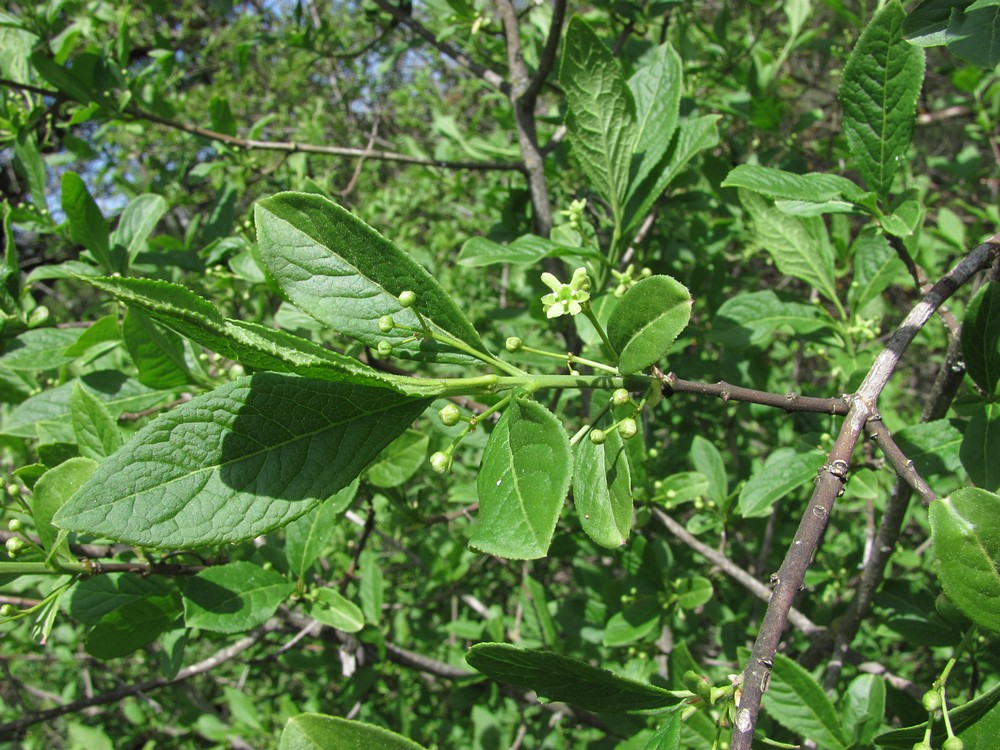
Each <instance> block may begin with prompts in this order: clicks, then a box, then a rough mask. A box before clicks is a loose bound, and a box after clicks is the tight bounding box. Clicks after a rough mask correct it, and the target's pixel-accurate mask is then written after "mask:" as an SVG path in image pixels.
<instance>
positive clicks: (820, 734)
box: [764, 654, 848, 750]
mask: <svg viewBox="0 0 1000 750" xmlns="http://www.w3.org/2000/svg"><path fill="white" fill-rule="evenodd" d="M764 708H765V710H766V711H767V713H768V714H769V715H771V716H773V717H774V720H775V721H777V722H778V723H779V724H781V725H782V726H783V727H786V728H788V729H791V730H792V731H793V732H797V733H798V734H800V735H802V736H803V737H805V738H808V739H810V740H812V741H813V742H815V743H816V744H817V745H818V746H819V747H821V748H832V750H846V748H847V746H848V741H847V738H846V737H845V736H844V730H843V728H842V727H841V725H840V718H839V717H838V716H837V712H836V710H835V709H834V707H833V704H832V703H830V699H829V698H827V697H826V693H825V692H823V688H822V687H820V684H819V683H818V682H816V679H815V678H814V677H813V676H812V675H811V674H809V673H808V672H807V671H806V670H805V669H803V668H802V667H800V666H799V665H798V664H796V663H795V662H794V661H792V660H791V659H789V658H788V657H787V656H785V655H784V654H775V655H774V667H773V669H772V670H771V683H770V686H769V687H768V689H767V692H766V693H764Z"/></svg>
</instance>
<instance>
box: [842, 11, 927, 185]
mask: <svg viewBox="0 0 1000 750" xmlns="http://www.w3.org/2000/svg"><path fill="white" fill-rule="evenodd" d="M905 19H906V12H905V11H904V10H903V6H902V5H901V4H900V2H899V0H891V1H890V2H888V3H886V4H885V6H883V7H882V9H881V10H880V11H879V12H878V13H876V14H875V16H874V17H873V18H872V20H871V22H870V23H869V24H868V26H867V27H865V30H864V32H862V34H861V38H860V39H858V43H857V44H856V45H855V46H854V50H853V51H852V52H851V56H850V58H849V59H848V61H847V65H846V66H845V67H844V75H843V78H842V80H841V83H840V103H841V106H842V107H843V109H844V133H845V135H846V136H847V144H848V147H849V148H850V150H851V155H852V156H853V157H854V161H855V163H856V165H857V168H858V171H859V172H860V173H861V176H862V177H863V178H864V180H865V182H866V183H867V184H868V187H869V188H870V189H871V190H873V191H874V192H875V193H877V194H878V195H879V197H880V198H881V199H882V200H883V201H884V200H885V199H886V198H887V196H888V195H889V191H890V190H891V189H892V183H893V180H894V178H895V176H896V171H897V170H898V168H899V161H900V160H901V159H902V158H903V157H904V155H905V154H906V150H907V148H908V147H909V145H910V137H911V135H912V134H913V124H914V122H915V118H916V104H917V96H918V95H919V94H920V88H921V86H922V85H923V80H924V51H923V50H922V49H921V48H919V47H914V46H913V45H911V44H909V43H908V42H907V41H906V40H905V39H903V21H904V20H905Z"/></svg>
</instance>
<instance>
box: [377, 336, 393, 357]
mask: <svg viewBox="0 0 1000 750" xmlns="http://www.w3.org/2000/svg"><path fill="white" fill-rule="evenodd" d="M390 354H392V344H390V343H389V342H388V341H385V340H384V339H383V340H382V341H379V342H378V355H379V356H380V357H388V356H389V355H390Z"/></svg>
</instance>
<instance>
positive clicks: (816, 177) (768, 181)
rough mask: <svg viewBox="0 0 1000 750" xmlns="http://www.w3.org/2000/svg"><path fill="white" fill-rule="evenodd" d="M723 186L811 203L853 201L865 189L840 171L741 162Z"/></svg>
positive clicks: (775, 197)
mask: <svg viewBox="0 0 1000 750" xmlns="http://www.w3.org/2000/svg"><path fill="white" fill-rule="evenodd" d="M722 187H735V188H746V189H747V190H752V191H753V192H755V193H760V194H761V195H763V196H765V197H767V198H770V199H772V200H779V199H782V200H788V201H806V202H808V203H827V202H829V201H848V202H850V201H852V200H854V199H855V198H857V197H858V196H859V195H860V194H861V193H862V190H861V188H859V187H858V186H857V185H855V184H854V183H853V182H851V181H850V180H848V179H847V178H846V177H841V176H839V175H835V174H823V173H820V172H810V173H809V174H795V173H793V172H785V171H784V170H782V169H775V168H774V167H761V166H757V165H754V164H741V165H740V166H738V167H736V168H735V169H733V170H732V171H731V172H730V173H729V174H728V175H727V176H726V179H725V180H723V181H722Z"/></svg>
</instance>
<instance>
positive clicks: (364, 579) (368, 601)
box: [358, 547, 385, 625]
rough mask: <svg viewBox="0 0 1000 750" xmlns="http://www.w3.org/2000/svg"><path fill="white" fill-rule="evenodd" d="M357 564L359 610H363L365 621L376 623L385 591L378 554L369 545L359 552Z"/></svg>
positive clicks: (380, 614) (379, 616) (379, 618)
mask: <svg viewBox="0 0 1000 750" xmlns="http://www.w3.org/2000/svg"><path fill="white" fill-rule="evenodd" d="M358 565H359V567H360V568H361V574H360V577H361V582H360V585H359V587H358V589H359V591H358V594H359V596H360V598H361V611H362V612H364V616H365V621H367V622H370V623H372V624H373V625H377V624H378V623H379V622H381V620H382V604H383V599H384V596H383V592H384V591H385V580H384V579H383V577H382V566H381V565H379V561H378V555H377V554H376V553H375V552H374V551H373V550H372V549H371V548H370V547H369V548H368V549H366V550H365V551H364V552H362V553H361V557H360V558H359V559H358Z"/></svg>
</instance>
